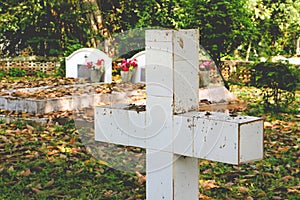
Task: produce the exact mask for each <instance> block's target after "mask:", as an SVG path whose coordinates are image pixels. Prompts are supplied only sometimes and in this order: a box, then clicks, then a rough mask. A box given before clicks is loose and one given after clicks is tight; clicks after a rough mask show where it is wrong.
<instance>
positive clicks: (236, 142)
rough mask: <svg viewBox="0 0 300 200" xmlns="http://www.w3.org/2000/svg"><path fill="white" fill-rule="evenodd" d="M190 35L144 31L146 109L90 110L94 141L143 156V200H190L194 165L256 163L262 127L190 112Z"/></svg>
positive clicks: (194, 99) (193, 48) (194, 97)
mask: <svg viewBox="0 0 300 200" xmlns="http://www.w3.org/2000/svg"><path fill="white" fill-rule="evenodd" d="M198 38H199V34H198V31H197V30H179V31H175V30H148V31H146V65H147V67H146V74H147V79H146V93H147V99H146V102H147V103H146V109H141V106H134V105H121V104H116V105H108V106H101V107H96V108H95V139H96V140H97V141H101V142H107V143H113V144H120V145H127V146H137V147H141V148H145V149H146V173H147V182H146V190H147V192H146V193H147V194H146V196H147V200H159V199H170V200H171V199H172V200H182V199H189V200H193V199H198V189H199V187H198V182H199V174H198V173H199V166H198V158H203V159H208V160H214V161H220V162H224V163H231V164H240V163H245V162H250V161H255V160H260V159H262V157H263V120H262V119H261V118H257V117H248V116H235V115H229V114H225V113H213V112H212V113H208V112H198V100H199V97H198V92H199V81H198V62H199V61H198V48H199V45H198Z"/></svg>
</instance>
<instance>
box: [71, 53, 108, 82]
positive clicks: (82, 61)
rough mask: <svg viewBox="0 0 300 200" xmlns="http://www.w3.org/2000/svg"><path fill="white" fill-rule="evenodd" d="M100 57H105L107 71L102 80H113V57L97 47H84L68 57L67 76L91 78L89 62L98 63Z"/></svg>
mask: <svg viewBox="0 0 300 200" xmlns="http://www.w3.org/2000/svg"><path fill="white" fill-rule="evenodd" d="M99 59H104V63H105V72H104V76H103V77H102V79H101V82H105V83H111V82H112V59H111V58H110V57H108V56H107V55H106V54H105V53H104V52H103V51H101V50H99V49H95V48H82V49H79V50H77V51H75V52H73V53H72V54H71V55H70V56H68V57H66V77H73V78H84V77H86V78H89V76H90V71H89V69H87V67H86V64H87V62H93V63H96V62H97V61H98V60H99Z"/></svg>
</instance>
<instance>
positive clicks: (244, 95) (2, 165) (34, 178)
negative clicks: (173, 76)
mask: <svg viewBox="0 0 300 200" xmlns="http://www.w3.org/2000/svg"><path fill="white" fill-rule="evenodd" d="M72 80H73V79H55V78H40V79H34V80H29V79H24V80H19V79H18V80H15V79H2V81H1V83H0V87H1V88H6V89H10V88H9V87H14V88H15V87H34V86H35V84H37V83H39V85H41V84H45V85H51V84H53V85H54V86H55V85H57V84H61V85H67V84H72ZM231 91H232V92H233V93H234V94H235V95H236V96H238V98H239V99H241V100H243V101H245V102H247V103H248V107H247V109H246V110H243V111H242V112H243V114H247V115H253V116H262V117H263V118H264V119H265V124H264V126H265V133H264V160H262V161H257V162H254V163H251V164H242V165H239V166H234V165H228V164H223V163H218V162H211V161H206V160H199V165H200V179H199V199H299V198H300V186H299V185H300V184H299V183H300V178H299V177H300V167H299V166H300V150H299V142H300V141H299V132H300V128H299V121H300V115H299V111H300V110H299V104H300V91H297V95H296V101H295V102H293V104H291V105H290V106H289V108H288V109H287V111H286V112H284V113H265V112H264V111H263V110H262V108H261V101H262V99H261V93H260V90H259V89H256V88H253V87H247V86H238V85H231ZM233 109H234V108H233ZM237 109H239V108H238V107H237ZM0 114H1V115H2V118H1V119H0V199H107V200H108V199H109V200H111V199H121V200H123V199H127V200H130V199H132V200H133V199H145V189H146V188H145V181H146V177H145V176H144V174H143V173H142V172H138V171H137V172H132V173H130V172H124V171H118V170H115V169H113V168H110V166H109V164H108V163H107V162H105V160H101V159H99V160H97V159H95V158H94V157H93V156H92V155H91V153H90V149H88V148H86V147H85V146H84V145H83V143H82V141H81V139H80V137H79V134H78V131H77V130H76V127H75V125H74V123H73V121H72V119H71V118H72V114H71V113H70V112H55V113H49V114H47V115H45V116H37V117H39V118H41V117H47V118H52V119H59V118H61V119H65V120H64V121H63V122H62V123H61V124H59V123H57V121H54V120H53V121H50V122H48V123H47V124H46V125H45V124H44V125H42V124H39V123H34V122H32V121H26V120H25V119H26V118H28V117H29V115H28V114H26V113H14V112H8V111H1V113H0ZM6 117H10V119H11V120H9V121H6V119H7V118H6ZM30 117H32V116H30Z"/></svg>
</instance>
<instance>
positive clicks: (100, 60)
mask: <svg viewBox="0 0 300 200" xmlns="http://www.w3.org/2000/svg"><path fill="white" fill-rule="evenodd" d="M102 62H104V59H99V60H97V62H96V65H98V66H101V65H102Z"/></svg>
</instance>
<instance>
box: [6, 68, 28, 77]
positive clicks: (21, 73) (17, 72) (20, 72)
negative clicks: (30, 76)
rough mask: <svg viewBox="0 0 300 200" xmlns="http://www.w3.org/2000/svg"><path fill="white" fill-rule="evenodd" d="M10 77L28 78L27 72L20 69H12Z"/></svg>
mask: <svg viewBox="0 0 300 200" xmlns="http://www.w3.org/2000/svg"><path fill="white" fill-rule="evenodd" d="M8 75H9V76H12V77H23V76H26V70H24V69H20V68H10V69H9V71H8Z"/></svg>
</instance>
